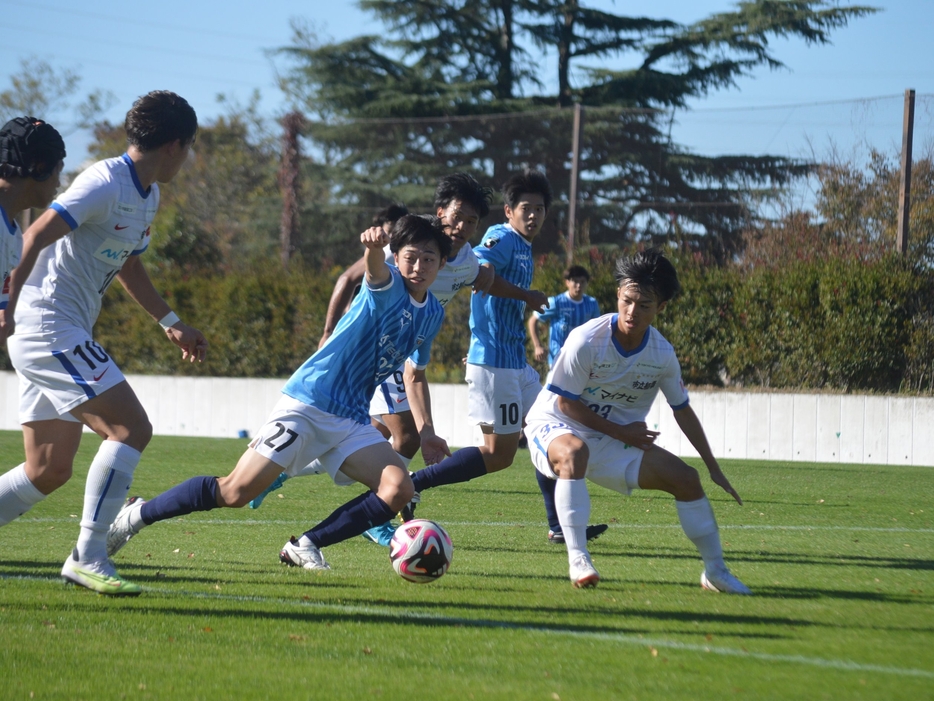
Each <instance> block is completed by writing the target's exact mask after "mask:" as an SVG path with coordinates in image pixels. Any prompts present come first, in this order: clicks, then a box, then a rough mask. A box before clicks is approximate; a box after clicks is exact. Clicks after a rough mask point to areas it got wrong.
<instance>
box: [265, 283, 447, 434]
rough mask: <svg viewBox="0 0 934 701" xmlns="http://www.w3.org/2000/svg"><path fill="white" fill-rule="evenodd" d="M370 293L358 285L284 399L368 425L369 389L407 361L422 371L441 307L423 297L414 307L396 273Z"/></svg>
mask: <svg viewBox="0 0 934 701" xmlns="http://www.w3.org/2000/svg"><path fill="white" fill-rule="evenodd" d="M389 271H390V280H389V282H388V283H386V284H385V285H384V286H383V287H380V288H378V289H372V288H371V287H370V286H369V285H368V284H367V283H366V281H365V280H364V283H363V286H362V287H361V289H360V294H358V295H357V297H356V299H354V301H353V304H352V305H351V307H350V309H349V310H347V313H346V314H345V315H344V316H343V317H341V320H340V322H338V324H337V328H336V329H334V333H333V334H332V335H331V336H330V338H328V340H327V343H325V344H324V346H322V347H321V348H320V349H319V350H318V351H317V352H316V353H315V354H314V355H313V356H311V357H310V358H309V359H308V360H306V361H305V363H304V364H303V365H302V366H301V367H300V368H299V369H298V370H296V371H295V373H294V374H293V375H292V377H291V378H289V381H288V382H287V383H286V385H285V387H284V388H283V389H282V392H283V393H284V394H287V395H288V396H290V397H292V398H293V399H297V400H298V401H300V402H303V403H305V404H308V405H309V406H314V407H316V408H318V409H320V410H321V411H325V412H327V413H329V414H335V415H337V416H343V417H344V418H348V419H353V420H354V421H357V422H359V423H362V424H367V423H369V422H370V416H369V405H370V399H371V398H372V396H373V390H374V389H375V388H376V387H377V385H379V383H380V382H382V381H383V380H385V379H386V378H387V377H389V375H391V374H392V373H393V371H394V370H396V369H397V368H398V367H399V366H400V365H401V364H402V363H403V362H404V361H405V360H406V358H408V359H409V360H410V361H411V362H412V363H413V364H414V365H415V366H416V367H418V368H420V369H424V368H425V367H426V366H427V365H428V361H429V359H430V357H431V343H432V341H433V340H434V337H435V335H436V334H437V333H438V329H439V328H441V322H442V321H444V308H443V307H442V306H441V303H440V302H438V300H437V299H435V297H434V295H432V294H431V293H429V294H428V295H427V296H426V298H425V301H424V302H421V303H419V302H416V301H415V300H414V299H413V298H412V296H411V295H410V294H409V291H408V290H407V289H406V287H405V283H404V281H403V279H402V276H401V275H400V274H399V271H398V270H396V269H395V268H394V267H392V266H390V267H389Z"/></svg>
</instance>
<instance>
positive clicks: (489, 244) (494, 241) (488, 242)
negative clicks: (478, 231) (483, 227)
mask: <svg viewBox="0 0 934 701" xmlns="http://www.w3.org/2000/svg"><path fill="white" fill-rule="evenodd" d="M498 243H499V239H487V240H486V241H484V242H483V247H484V248H493V246H495V245H496V244H498Z"/></svg>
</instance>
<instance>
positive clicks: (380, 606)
mask: <svg viewBox="0 0 934 701" xmlns="http://www.w3.org/2000/svg"><path fill="white" fill-rule="evenodd" d="M97 443H98V441H97V439H96V438H94V437H93V436H86V437H85V441H84V445H83V447H82V450H81V453H80V454H79V456H78V459H77V461H76V463H75V464H76V473H75V476H74V478H73V479H72V480H71V481H70V482H69V483H68V484H67V485H66V486H65V487H63V488H62V489H60V490H59V491H58V492H56V493H55V494H53V495H52V496H51V497H49V498H48V499H47V500H46V501H44V502H43V503H42V504H40V505H39V506H37V507H36V508H34V509H33V510H32V511H31V512H30V513H28V514H27V515H26V516H24V517H23V518H20V519H19V520H17V521H14V522H13V523H11V524H9V525H8V526H5V527H4V528H3V529H0V631H2V635H3V641H2V644H0V679H2V680H3V681H2V687H0V698H9V699H28V698H36V699H46V698H107V699H111V698H133V699H168V698H184V699H197V698H237V699H249V698H276V697H281V698H320V699H368V700H370V701H373V700H374V699H379V698H387V699H389V698H393V699H409V698H419V699H510V700H515V699H541V700H542V701H552V700H554V699H558V700H560V701H571V700H574V699H581V700H587V701H602V700H604V699H668V698H671V699H692V700H693V699H721V698H724V697H727V698H754V699H767V698H797V699H819V698H836V699H873V700H874V701H876V700H878V699H901V698H904V699H919V698H930V697H931V690H932V688H934V657H932V655H931V650H932V649H934V606H932V604H934V572H932V570H934V523H932V511H934V504H932V500H931V497H930V495H931V487H930V483H931V478H932V477H934V472H932V471H931V469H930V468H912V467H877V466H854V465H818V464H804V463H765V462H745V461H724V469H725V470H726V472H727V474H728V475H729V476H730V477H731V479H732V481H733V484H734V485H735V486H736V487H737V489H738V490H739V492H740V494H742V495H743V497H744V499H745V500H746V505H745V506H744V507H740V506H738V505H736V504H735V503H732V502H731V501H730V500H729V499H728V498H727V497H726V496H725V495H722V494H718V493H716V492H714V491H713V490H714V489H715V487H713V486H712V485H709V481H708V485H709V487H708V488H709V490H710V492H711V497H712V500H713V502H714V509H715V510H716V512H717V516H718V519H719V522H720V525H721V528H722V535H723V540H724V549H725V551H726V556H727V561H728V563H729V564H730V565H731V567H732V569H733V571H734V572H735V573H736V574H737V575H738V576H739V577H740V578H741V579H742V580H743V581H744V582H746V583H747V584H748V585H749V586H750V587H752V589H753V590H754V592H755V594H756V596H753V597H730V596H726V595H717V594H713V593H710V592H705V591H703V590H701V589H700V587H699V586H698V578H699V576H700V572H701V564H700V561H699V559H698V557H697V555H696V552H695V551H694V549H693V546H692V545H691V544H690V543H689V542H688V541H687V539H686V538H685V537H684V535H683V534H682V533H681V530H680V528H679V527H678V526H677V517H676V515H675V510H674V506H673V503H672V501H671V499H670V498H668V497H667V496H663V495H656V494H654V493H653V494H648V493H644V492H636V493H635V495H634V496H633V497H630V498H625V497H622V496H620V495H618V494H615V493H612V492H609V491H606V490H603V489H601V488H599V487H596V486H592V487H591V492H592V500H593V518H592V519H591V521H592V522H594V523H596V522H607V523H610V524H612V525H611V528H610V530H609V531H608V533H607V534H605V535H604V536H603V537H602V538H600V539H599V540H597V541H595V542H594V543H593V544H592V552H593V556H594V561H595V564H596V565H597V568H598V569H599V570H600V572H601V574H602V576H603V580H602V581H601V582H600V586H599V587H598V588H597V589H594V590H588V591H576V590H574V589H572V588H571V586H570V583H569V581H568V579H567V558H566V554H565V551H564V549H563V548H559V547H556V546H553V545H549V544H548V543H547V542H546V540H545V533H546V530H547V529H546V526H545V524H544V522H543V513H542V507H541V499H540V497H539V496H538V491H537V486H536V484H535V480H534V478H533V476H532V473H531V471H532V468H531V465H530V463H529V460H528V454H527V453H524V452H520V454H519V456H518V458H517V461H516V464H515V465H514V466H513V467H512V468H510V469H509V470H507V471H505V472H504V473H500V474H496V475H491V476H489V477H487V478H484V479H482V480H476V481H474V482H473V483H468V484H465V485H457V486H451V487H442V488H439V489H436V490H433V491H432V492H430V493H427V494H426V495H425V497H424V501H423V503H422V505H421V506H420V507H419V511H418V513H419V515H421V516H424V517H430V518H434V519H436V520H438V521H440V522H441V523H442V524H443V525H445V527H446V528H447V529H448V532H449V533H450V534H451V537H452V539H453V541H454V563H453V565H452V568H451V570H450V572H449V573H448V574H447V575H445V576H444V577H443V578H442V579H441V580H439V581H438V582H435V583H433V584H430V585H415V584H409V583H407V582H405V581H403V580H402V579H400V578H399V577H398V576H396V575H395V574H394V573H393V571H392V569H391V567H390V565H389V560H388V556H387V550H385V549H382V548H378V547H377V546H375V545H373V544H371V543H368V542H366V541H364V540H363V539H362V538H355V539H353V541H351V542H346V543H342V544H339V545H337V546H334V547H331V548H328V550H327V551H326V553H325V554H326V556H327V558H328V560H329V561H330V563H331V565H332V567H333V568H334V569H333V570H332V571H330V572H322V573H312V572H308V571H305V570H300V569H294V568H286V567H284V566H281V565H280V564H279V563H278V558H277V554H278V550H279V548H280V547H281V545H282V544H283V543H284V542H285V540H286V539H287V538H288V536H289V535H292V534H296V535H297V534H300V533H301V532H302V531H304V530H306V529H307V528H308V527H310V526H311V525H313V524H314V523H316V522H317V521H318V520H319V519H320V518H322V517H324V516H325V515H327V514H328V513H329V512H330V511H331V510H332V509H333V508H334V507H336V506H338V505H339V504H340V503H342V502H343V501H346V500H347V499H349V498H351V497H352V496H354V495H355V494H356V493H358V491H359V490H357V489H355V488H348V489H341V488H338V487H335V486H334V485H333V484H332V483H331V482H330V480H328V479H327V478H326V477H313V478H308V479H304V480H294V481H292V482H290V483H288V484H287V485H286V486H285V488H284V489H283V490H282V491H281V492H278V493H277V494H276V495H274V496H272V497H270V498H269V499H268V500H267V502H266V504H264V506H263V508H262V509H260V510H258V511H251V510H249V509H242V510H225V511H214V512H211V513H206V514H196V515H192V516H189V517H186V518H184V519H177V520H175V521H170V522H165V523H161V524H159V525H157V526H154V527H153V528H150V529H148V530H146V531H144V532H143V533H142V534H141V535H140V536H138V537H137V538H136V539H134V540H133V541H132V542H131V543H130V544H129V545H127V547H126V548H125V549H124V550H123V551H121V553H120V554H119V555H118V556H117V558H116V561H117V566H118V568H119V569H120V571H121V573H123V574H124V575H125V576H127V577H128V578H131V579H133V580H134V581H138V582H139V583H141V584H143V585H144V586H145V588H146V592H145V593H144V594H143V596H141V597H139V598H135V599H127V600H116V599H110V598H106V597H101V596H97V595H95V594H92V593H91V592H88V591H84V590H79V589H76V588H73V587H65V586H63V585H62V584H61V583H60V581H59V578H58V573H59V570H60V568H61V565H62V562H63V561H64V559H65V557H66V556H67V554H68V552H69V550H70V548H71V547H72V546H73V544H74V541H75V538H76V536H77V532H78V525H77V524H78V516H79V514H80V508H81V499H82V497H81V494H82V490H83V485H84V477H85V474H86V470H87V465H88V463H89V461H90V459H91V456H92V455H93V451H94V450H95V449H96V446H97ZM245 443H246V442H245V441H242V440H213V439H185V438H155V439H154V440H153V442H152V444H151V445H150V447H149V448H148V449H147V451H146V453H145V455H144V458H143V462H142V464H141V465H140V468H139V470H138V472H137V478H136V482H135V484H134V487H133V492H134V493H139V494H142V495H144V496H152V495H154V494H155V493H157V492H159V491H162V490H164V489H165V488H167V487H169V486H171V485H173V484H175V483H177V482H179V481H181V480H183V479H185V478H187V477H190V476H192V475H197V474H226V473H227V472H228V471H229V470H230V468H231V467H232V466H233V464H234V463H235V461H236V459H237V458H238V457H239V455H240V453H241V452H242V451H243V449H244V446H245ZM0 455H3V456H4V463H5V464H4V465H3V466H2V468H0V469H6V468H7V467H12V466H13V465H15V464H16V462H18V461H20V460H21V459H22V457H21V456H22V447H21V439H20V436H19V434H16V433H10V432H6V433H0ZM278 495H281V498H279V496H278Z"/></svg>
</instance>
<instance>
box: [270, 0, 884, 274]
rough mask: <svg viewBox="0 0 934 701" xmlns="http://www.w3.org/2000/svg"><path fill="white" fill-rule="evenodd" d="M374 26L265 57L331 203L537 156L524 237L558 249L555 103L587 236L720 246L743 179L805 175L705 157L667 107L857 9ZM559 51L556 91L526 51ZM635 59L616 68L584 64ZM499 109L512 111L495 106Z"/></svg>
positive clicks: (417, 9) (730, 238)
mask: <svg viewBox="0 0 934 701" xmlns="http://www.w3.org/2000/svg"><path fill="white" fill-rule="evenodd" d="M360 4H361V6H362V7H363V8H364V9H365V10H368V11H370V12H372V13H373V14H374V15H375V17H376V18H377V19H379V20H380V21H381V22H382V24H383V25H384V26H385V27H386V28H387V31H386V32H385V33H384V34H383V35H381V36H360V37H356V38H354V39H351V40H349V41H346V42H343V43H339V44H328V43H322V42H320V41H319V40H318V38H317V37H316V36H315V35H314V34H313V33H312V32H308V31H306V30H303V29H302V28H301V27H299V28H298V31H296V33H295V42H294V44H293V45H292V46H290V47H286V48H285V49H283V50H282V51H281V54H282V55H284V56H286V57H287V58H288V59H289V60H290V61H291V64H290V67H289V69H288V70H287V71H286V72H285V80H284V81H283V86H284V87H285V89H286V91H287V93H288V94H289V95H290V97H291V98H292V100H293V101H294V103H295V104H296V106H298V107H300V108H302V109H304V110H305V112H306V114H309V115H310V116H311V117H312V118H313V119H312V121H311V122H310V125H309V130H308V132H307V134H308V136H309V138H310V139H311V140H312V141H313V142H314V144H315V146H316V147H317V149H318V152H319V153H320V155H321V160H322V161H323V163H322V166H323V167H322V169H321V176H322V177H323V178H325V179H326V180H328V191H329V192H332V193H335V200H334V203H335V204H336V203H340V204H343V205H347V204H351V203H354V204H364V205H370V206H372V204H374V203H375V201H376V200H379V201H380V202H382V201H384V200H385V198H386V194H385V193H386V192H387V191H388V190H389V189H392V191H393V192H394V193H395V192H406V193H407V192H412V191H414V193H413V195H414V196H413V197H412V198H411V200H410V198H409V197H408V195H407V194H406V200H407V201H409V202H410V203H415V202H417V203H419V204H420V203H421V202H423V201H425V200H427V197H428V194H429V193H430V187H431V185H432V184H433V182H434V180H435V179H436V178H437V177H438V176H439V175H441V174H443V173H444V172H449V171H450V170H452V169H464V170H470V171H472V172H474V174H476V175H478V176H480V177H483V178H484V179H486V180H492V181H493V182H494V183H496V184H499V183H501V182H502V181H503V180H504V179H505V175H506V173H508V172H510V171H512V170H515V169H516V168H519V167H522V166H526V165H531V166H535V167H540V168H543V169H544V170H545V171H546V172H547V173H548V174H549V176H550V178H551V180H552V183H553V185H554V186H555V189H556V195H557V198H556V201H557V202H558V204H559V206H558V207H557V208H556V209H557V210H558V211H557V216H555V217H552V218H551V219H552V221H553V223H554V228H553V229H552V230H551V231H546V232H545V235H544V236H543V237H541V240H540V241H539V242H538V243H537V249H538V250H543V249H549V248H550V249H557V248H560V243H561V239H560V232H561V230H562V229H563V227H564V214H563V209H562V207H561V203H562V202H566V199H567V182H568V177H567V171H568V161H569V152H570V143H571V133H570V132H571V128H570V124H571V115H570V110H568V109H567V108H568V107H569V106H570V105H572V104H574V103H579V104H581V105H583V106H584V108H585V116H586V119H585V121H586V130H585V133H584V138H583V151H582V163H581V168H582V173H583V176H582V183H581V199H582V202H581V205H582V206H581V209H582V210H583V215H584V222H583V226H582V227H581V228H583V229H584V231H585V232H586V233H587V235H588V236H589V240H590V242H591V243H595V244H604V243H608V244H616V245H619V244H625V243H627V242H628V241H630V240H631V238H632V230H633V229H637V230H640V229H641V230H642V231H643V236H644V237H647V238H658V237H664V236H667V235H670V233H671V232H672V230H673V229H674V227H673V226H671V222H672V219H673V217H672V214H674V215H676V216H677V218H678V219H679V221H680V231H681V238H682V240H683V241H684V242H685V243H686V244H687V245H690V246H692V247H703V248H706V249H707V250H709V251H712V252H713V253H714V254H715V255H716V256H717V257H718V258H719V259H720V260H725V259H727V258H728V257H729V256H730V255H732V254H733V253H734V252H735V251H737V250H738V249H739V247H740V246H741V240H742V239H741V236H740V233H741V231H742V230H743V228H745V227H747V226H748V225H749V224H750V221H751V212H750V200H749V199H748V197H747V195H746V193H747V192H748V191H749V190H751V189H753V188H762V189H764V190H766V191H769V190H771V189H772V188H775V187H779V186H782V185H784V184H785V183H787V182H789V180H790V179H792V178H795V177H798V176H801V175H803V174H805V173H806V172H808V170H809V165H808V164H806V163H801V162H797V161H792V160H788V159H784V158H777V157H751V156H724V157H719V158H704V157H700V156H697V155H695V154H691V153H689V152H687V151H686V150H685V149H683V148H680V147H678V146H677V145H676V144H673V143H672V142H671V140H670V138H669V136H668V126H669V120H670V118H671V114H670V112H662V111H661V110H671V109H673V108H683V107H684V106H685V104H686V102H687V100H688V99H689V98H693V97H702V96H704V95H706V94H708V93H709V92H710V91H713V90H719V89H724V88H729V87H732V86H733V85H734V84H735V80H736V79H737V78H738V77H739V76H742V75H747V74H749V73H751V72H752V71H753V70H754V69H755V68H758V67H760V66H763V65H764V66H766V67H769V68H778V67H781V66H782V64H781V62H780V61H779V60H778V58H776V57H775V56H774V55H773V53H772V52H771V50H770V48H769V44H768V42H769V40H770V39H771V38H775V37H797V38H802V39H804V40H805V41H807V42H809V43H825V42H827V41H828V40H829V32H830V31H831V30H833V29H836V28H839V27H842V26H844V25H845V24H846V23H847V22H848V21H849V20H850V19H853V18H855V17H859V16H862V15H865V14H867V13H869V12H872V11H873V10H872V9H871V8H868V7H862V6H851V7H839V6H837V5H836V4H834V3H830V2H826V1H824V0H793V1H792V0H785V1H780V0H755V1H750V2H743V3H740V4H739V5H738V6H737V7H736V9H735V10H734V11H732V12H726V13H720V14H717V15H714V16H712V17H710V18H708V19H706V20H703V21H701V22H699V23H697V24H695V25H690V26H683V25H680V24H678V23H675V22H672V21H669V20H665V19H653V18H646V17H625V16H620V15H615V14H612V13H608V12H602V11H598V10H594V9H591V8H587V7H586V6H584V5H583V4H582V3H580V2H578V1H577V0H572V1H568V2H556V1H554V0H472V1H471V2H467V1H466V0H419V1H416V2H407V3H398V2H393V1H391V0H363V1H362V2H361V3H360ZM545 52H554V53H556V54H557V56H558V64H557V66H556V68H557V70H556V74H555V78H556V81H555V82H556V84H557V93H556V94H550V93H548V92H547V91H546V90H545V85H546V81H545V80H543V79H542V78H541V76H542V70H541V62H542V60H543V57H544V55H545ZM632 55H638V56H641V60H639V61H637V62H636V64H635V65H633V66H632V67H631V68H629V69H626V70H615V69H609V68H606V67H595V66H588V65H584V64H583V63H582V61H607V60H610V59H616V58H620V57H626V56H632ZM504 113H513V114H512V116H508V117H507V116H504Z"/></svg>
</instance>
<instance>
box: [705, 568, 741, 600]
mask: <svg viewBox="0 0 934 701" xmlns="http://www.w3.org/2000/svg"><path fill="white" fill-rule="evenodd" d="M700 585H701V586H702V587H703V588H704V589H706V590H707V591H716V592H722V593H723V594H752V590H751V589H750V588H749V587H747V586H746V585H745V584H743V583H742V582H741V581H739V580H738V579H737V578H736V577H734V576H733V575H732V574H730V571H729V570H728V569H726V568H725V567H724V568H723V569H722V570H719V571H713V572H707V570H704V571H703V572H701V576H700Z"/></svg>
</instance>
